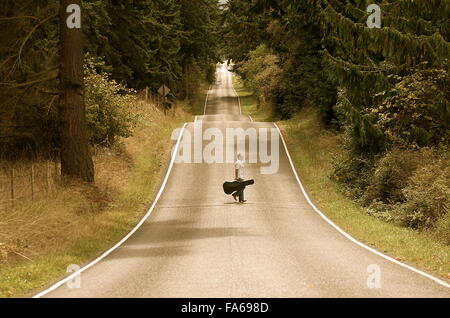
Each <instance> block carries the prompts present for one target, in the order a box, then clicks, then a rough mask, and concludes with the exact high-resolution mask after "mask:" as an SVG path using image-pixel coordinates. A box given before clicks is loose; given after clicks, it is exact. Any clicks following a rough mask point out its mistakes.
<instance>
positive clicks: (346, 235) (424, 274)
mask: <svg viewBox="0 0 450 318" xmlns="http://www.w3.org/2000/svg"><path fill="white" fill-rule="evenodd" d="M273 124H274V125H275V127H276V128H277V130H278V133H279V134H280V136H281V141H282V142H283V145H284V149H285V151H286V154H287V157H288V159H289V163H290V164H291V168H292V171H293V173H294V175H295V178H296V179H297V182H298V184H299V186H300V188H301V190H302V193H303V195H304V196H305V198H306V200H307V201H308V203H309V205H310V206H311V207H312V208H313V209H314V211H316V212H317V213H318V214H319V215H320V216H321V217H322V218H323V219H324V220H325V221H326V222H327V223H329V224H330V225H331V226H332V227H334V228H335V229H336V230H337V231H338V232H339V233H341V234H342V235H344V236H345V237H346V238H348V239H349V240H350V241H352V242H353V243H355V244H357V245H359V246H361V247H362V248H365V249H366V250H368V251H370V252H372V253H374V254H376V255H378V256H381V257H383V258H384V259H386V260H388V261H391V262H393V263H395V264H397V265H400V266H403V267H405V268H407V269H409V270H411V271H413V272H415V273H417V274H419V275H422V276H424V277H426V278H429V279H431V280H433V281H435V282H436V283H438V284H440V285H442V286H445V287H447V288H450V284H447V283H446V282H444V281H443V280H440V279H439V278H436V277H434V276H432V275H430V274H427V273H425V272H422V271H421V270H418V269H417V268H414V267H412V266H409V265H407V264H404V263H402V262H399V261H397V260H396V259H394V258H392V257H390V256H387V255H385V254H383V253H380V252H378V251H377V250H375V249H373V248H371V247H369V246H367V245H365V244H364V243H361V242H360V241H358V240H357V239H355V238H354V237H352V236H351V235H350V234H348V233H347V232H345V231H344V230H342V229H341V228H340V227H339V226H337V225H336V224H334V223H333V221H331V220H330V219H329V218H328V217H326V216H325V214H323V212H322V211H320V210H319V209H318V208H317V207H316V206H315V205H314V203H313V202H312V201H311V199H310V198H309V196H308V194H307V193H306V191H305V188H304V187H303V184H302V182H301V181H300V178H299V177H298V174H297V170H296V169H295V167H294V163H293V162H292V158H291V156H290V154H289V150H288V148H287V145H286V142H285V141H284V137H283V134H282V133H281V130H280V128H279V127H278V125H277V124H276V123H273Z"/></svg>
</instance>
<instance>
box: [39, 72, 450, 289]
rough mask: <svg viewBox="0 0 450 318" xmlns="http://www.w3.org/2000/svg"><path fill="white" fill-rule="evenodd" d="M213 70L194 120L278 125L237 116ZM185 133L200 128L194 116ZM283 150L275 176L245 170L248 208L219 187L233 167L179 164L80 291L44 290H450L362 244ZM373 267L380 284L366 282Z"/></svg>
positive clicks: (226, 86)
mask: <svg viewBox="0 0 450 318" xmlns="http://www.w3.org/2000/svg"><path fill="white" fill-rule="evenodd" d="M217 74H218V76H217V78H218V79H217V82H216V84H215V85H213V86H212V87H211V89H210V92H209V96H208V103H207V105H206V106H207V107H206V111H205V115H204V116H198V117H197V118H196V121H197V122H198V121H202V124H203V129H207V128H217V129H219V130H220V131H222V132H223V133H224V134H225V130H226V128H244V129H247V128H252V127H253V128H274V124H273V123H254V122H251V119H250V118H249V117H248V116H243V115H241V110H240V108H239V103H238V99H237V97H236V94H235V91H234V89H233V87H232V75H231V73H230V72H228V70H227V69H226V67H225V66H221V67H219V68H218V73H217ZM185 130H186V131H189V132H190V133H191V134H194V123H188V124H187V125H186V126H185ZM269 137H270V135H269ZM205 144H206V142H205ZM226 147H230V145H229V144H225V145H224V148H226ZM224 151H225V149H224ZM279 152H280V158H279V170H278V172H277V173H276V174H272V175H263V174H261V173H260V166H261V164H260V163H259V162H258V163H253V164H247V165H246V168H245V174H246V177H249V178H254V179H255V181H256V183H255V185H253V186H251V187H248V188H247V190H246V192H245V195H246V199H248V202H247V203H246V204H243V205H241V204H236V203H234V200H233V199H232V198H231V197H229V196H226V195H224V193H223V191H222V189H221V184H222V183H223V181H225V180H232V179H233V176H234V171H233V164H231V163H214V164H207V163H191V164H189V163H176V164H174V165H173V168H172V169H171V171H170V175H169V178H168V179H167V183H166V184H165V187H164V191H163V192H162V194H161V196H160V198H159V200H158V202H157V203H156V205H155V207H154V209H153V211H152V213H151V215H150V216H149V217H148V218H147V219H146V220H145V222H144V223H143V224H142V226H141V227H140V228H139V229H138V230H137V231H136V232H135V233H134V234H133V235H132V236H131V237H130V238H129V239H128V240H126V241H125V242H124V243H123V244H122V245H121V246H120V247H118V248H117V249H115V250H114V251H112V252H111V253H109V254H108V255H107V256H106V257H105V258H103V259H102V260H101V261H99V262H98V263H96V264H95V265H94V266H92V267H90V268H88V269H87V270H85V271H83V272H82V273H81V275H80V278H81V288H72V289H71V288H69V287H68V286H67V285H66V284H62V285H61V286H60V287H58V288H56V289H55V290H52V291H50V292H48V293H47V292H44V294H43V296H46V297H226V298H228V297H449V296H450V289H449V288H448V287H445V286H443V285H440V284H438V283H437V282H435V281H433V280H431V279H429V278H427V277H424V276H423V275H420V274H418V273H415V272H413V271H411V270H409V269H407V268H405V267H402V266H399V265H398V264H395V263H393V262H391V261H389V260H387V259H385V258H383V257H380V256H379V255H376V254H374V253H373V252H371V251H369V250H367V249H365V248H363V247H361V246H358V245H357V244H355V243H354V242H352V241H351V240H349V239H348V238H346V237H345V236H343V235H342V234H341V233H339V232H338V231H337V230H336V229H335V228H333V227H332V226H331V225H330V224H329V223H327V222H326V221H325V220H324V219H323V218H322V217H321V216H320V215H319V214H318V213H317V212H316V211H315V210H314V209H313V208H312V207H311V205H310V204H309V203H308V202H307V199H306V197H305V196H304V194H303V193H302V191H301V190H300V188H299V185H298V183H297V180H296V178H295V176H294V174H293V171H292V167H291V165H290V163H289V158H288V155H287V153H286V151H285V149H284V147H283V144H282V143H281V142H280V147H279ZM374 268H375V269H379V270H380V280H379V282H380V286H378V287H380V288H369V287H368V284H367V281H368V278H369V275H371V274H370V273H369V272H368V269H374ZM372 287H373V286H372ZM375 287H376V286H375Z"/></svg>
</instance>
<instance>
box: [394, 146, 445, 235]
mask: <svg viewBox="0 0 450 318" xmlns="http://www.w3.org/2000/svg"><path fill="white" fill-rule="evenodd" d="M403 195H404V196H405V198H406V202H405V203H403V204H402V205H400V206H399V207H398V208H396V209H394V210H393V211H392V215H393V216H394V218H396V219H397V220H398V221H399V222H400V223H401V224H402V225H404V226H408V227H411V228H414V229H421V230H422V229H433V228H435V227H436V225H437V224H438V223H439V229H440V230H441V231H442V230H445V228H447V229H448V220H447V221H444V219H445V216H446V215H447V219H448V214H449V212H450V211H449V210H450V156H449V154H448V153H446V152H444V153H443V155H442V157H441V158H439V159H437V160H436V161H432V162H431V163H429V164H427V165H425V166H423V167H422V168H419V169H417V170H416V171H415V172H414V173H413V174H412V176H411V178H410V179H409V181H408V184H407V186H406V187H405V188H404V189H403ZM447 235H448V234H447Z"/></svg>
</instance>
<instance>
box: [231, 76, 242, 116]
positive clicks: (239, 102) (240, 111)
mask: <svg viewBox="0 0 450 318" xmlns="http://www.w3.org/2000/svg"><path fill="white" fill-rule="evenodd" d="M230 73H231V72H230ZM233 77H234V74H233V73H231V88H232V89H233V91H234V93H235V94H236V96H237V99H238V104H239V115H242V108H241V98H240V97H239V94H238V93H237V92H236V89H235V88H234V85H233Z"/></svg>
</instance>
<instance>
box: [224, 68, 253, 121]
mask: <svg viewBox="0 0 450 318" xmlns="http://www.w3.org/2000/svg"><path fill="white" fill-rule="evenodd" d="M228 72H230V71H228ZM230 73H231V88H232V89H233V91H234V93H235V94H236V97H237V99H238V104H239V115H242V108H241V98H240V97H239V94H238V93H237V92H236V89H235V88H234V85H233V77H234V76H235V75H234V74H233V73H232V72H230ZM249 117H250V116H249ZM250 118H251V117H250ZM252 121H253V120H252Z"/></svg>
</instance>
